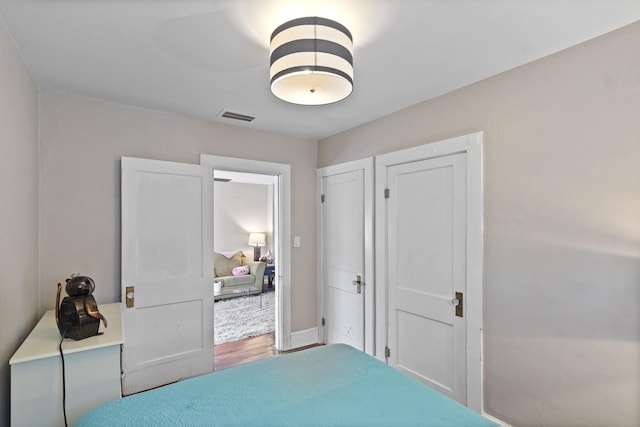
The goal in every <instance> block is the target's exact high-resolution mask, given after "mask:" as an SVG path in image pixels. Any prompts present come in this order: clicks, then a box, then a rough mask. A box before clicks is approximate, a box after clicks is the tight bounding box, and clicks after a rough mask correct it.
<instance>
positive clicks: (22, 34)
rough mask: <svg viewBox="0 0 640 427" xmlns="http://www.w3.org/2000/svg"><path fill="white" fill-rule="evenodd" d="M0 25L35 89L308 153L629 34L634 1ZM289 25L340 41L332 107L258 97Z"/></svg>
mask: <svg viewBox="0 0 640 427" xmlns="http://www.w3.org/2000/svg"><path fill="white" fill-rule="evenodd" d="M0 14H1V15H2V17H3V19H4V23H3V22H0V25H4V26H6V28H7V29H8V31H9V33H10V34H11V36H12V37H13V39H14V42H15V44H16V45H17V47H18V49H19V51H20V52H21V53H22V55H23V57H24V59H25V61H26V63H27V66H28V67H29V69H30V70H31V73H32V75H33V77H34V79H35V80H36V82H37V85H38V87H39V88H40V89H44V90H55V91H61V92H66V93H72V94H80V95H85V96H89V97H95V98H100V99H105V100H109V101H113V102H117V103H122V104H128V105H133V106H139V107H143V108H148V109H154V110H161V111H167V112H173V113H179V114H184V115H187V116H192V117H197V118H203V119H206V120H211V121H215V122H221V123H228V124H232V125H238V126H243V127H248V128H253V129H259V130H264V131H269V132H276V133H282V134H287V135H292V136H296V137H303V138H309V139H320V138H323V137H327V136H330V135H334V134H336V133H339V132H341V131H344V130H347V129H350V128H352V127H355V126H358V125H360V124H362V123H365V122H368V121H371V120H374V119H376V118H379V117H382V116H384V115H387V114H389V113H392V112H395V111H398V110H400V109H403V108H405V107H408V106H410V105H413V104H416V103H418V102H421V101H424V100H427V99H430V98H433V97H436V96H439V95H442V94H444V93H447V92H450V91H452V90H455V89H457V88H460V87H463V86H465V85H468V84H470V83H473V82H476V81H479V80H482V79H484V78H486V77H489V76H492V75H495V74H497V73H500V72H503V71H506V70H509V69H511V68H514V67H517V66H519V65H522V64H525V63H527V62H530V61H533V60H536V59H538V58H541V57H543V56H546V55H549V54H551V53H554V52H557V51H559V50H562V49H565V48H567V47H570V46H573V45H575V44H577V43H580V42H583V41H585V40H588V39H591V38H593V37H596V36H598V35H601V34H604V33H607V32H609V31H612V30H614V29H616V28H619V27H622V26H624V25H627V24H629V23H632V22H635V21H637V20H638V19H640V0H315V1H312V0H310V1H303V0H279V1H278V0H181V1H180V0H0ZM301 16H324V17H327V18H331V19H334V20H336V21H338V22H340V23H342V24H344V25H345V26H347V27H348V28H349V29H350V31H351V32H352V34H353V37H354V71H355V87H354V91H353V93H352V94H351V96H350V97H349V98H347V99H346V100H344V101H341V102H338V103H336V104H331V105H325V106H298V105H292V104H288V103H286V102H284V101H281V100H279V99H277V98H275V97H274V96H273V95H272V94H271V93H270V91H269V67H268V63H269V36H270V34H271V32H272V31H273V29H275V27H276V26H278V25H279V24H281V23H283V22H286V21H287V20H289V19H293V18H296V17H301ZM225 109H226V110H229V111H233V112H237V113H242V114H248V115H252V116H256V117H257V118H256V120H255V121H254V122H252V123H251V124H244V123H239V122H236V121H230V120H229V119H223V118H218V117H217V116H218V115H219V113H220V112H221V111H222V110H225Z"/></svg>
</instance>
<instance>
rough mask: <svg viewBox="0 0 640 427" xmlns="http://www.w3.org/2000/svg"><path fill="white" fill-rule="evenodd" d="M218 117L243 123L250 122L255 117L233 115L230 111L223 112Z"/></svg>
mask: <svg viewBox="0 0 640 427" xmlns="http://www.w3.org/2000/svg"><path fill="white" fill-rule="evenodd" d="M218 117H224V118H225V119H233V120H240V121H243V122H252V121H254V120H255V117H253V116H247V115H246V114H240V113H234V112H232V111H226V110H223V111H222V113H221V114H219V115H218Z"/></svg>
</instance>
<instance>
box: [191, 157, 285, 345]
mask: <svg viewBox="0 0 640 427" xmlns="http://www.w3.org/2000/svg"><path fill="white" fill-rule="evenodd" d="M200 164H201V165H205V166H210V167H212V168H213V169H218V170H227V171H234V172H246V173H257V174H263V175H277V176H278V178H279V179H278V186H279V188H278V189H277V192H278V212H279V214H278V218H277V224H276V227H277V229H278V233H277V236H276V242H275V243H276V245H275V246H276V247H275V248H274V251H275V255H276V257H275V263H276V272H277V274H278V286H276V348H277V349H279V350H289V349H290V348H291V166H290V165H288V164H283V163H271V162H263V161H259V160H248V159H240V158H235V157H222V156H213V155H209V154H201V155H200ZM211 179H213V177H211Z"/></svg>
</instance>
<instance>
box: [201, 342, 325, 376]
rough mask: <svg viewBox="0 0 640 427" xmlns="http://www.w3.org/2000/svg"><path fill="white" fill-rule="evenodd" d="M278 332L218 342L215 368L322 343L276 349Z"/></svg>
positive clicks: (214, 349) (217, 369)
mask: <svg viewBox="0 0 640 427" xmlns="http://www.w3.org/2000/svg"><path fill="white" fill-rule="evenodd" d="M275 342H276V334H275V332H271V333H270V334H266V335H260V336H259V337H252V338H245V339H243V340H240V341H234V342H228V343H224V344H218V345H216V346H215V347H214V348H213V352H214V370H216V371H219V370H220V369H225V368H230V367H232V366H236V365H241V364H243V363H248V362H253V361H255V360H260V359H264V358H266V357H273V356H277V355H278V354H284V353H291V352H294V351H300V350H305V349H307V348H311V347H315V346H317V345H320V344H314V345H310V346H306V347H301V348H297V349H295V350H290V351H279V350H276V345H275Z"/></svg>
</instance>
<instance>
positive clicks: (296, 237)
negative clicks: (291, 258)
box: [293, 236, 300, 248]
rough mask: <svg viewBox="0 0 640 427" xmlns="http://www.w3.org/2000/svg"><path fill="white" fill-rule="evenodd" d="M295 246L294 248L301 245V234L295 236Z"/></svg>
mask: <svg viewBox="0 0 640 427" xmlns="http://www.w3.org/2000/svg"><path fill="white" fill-rule="evenodd" d="M293 247H294V248H299V247H300V236H293Z"/></svg>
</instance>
